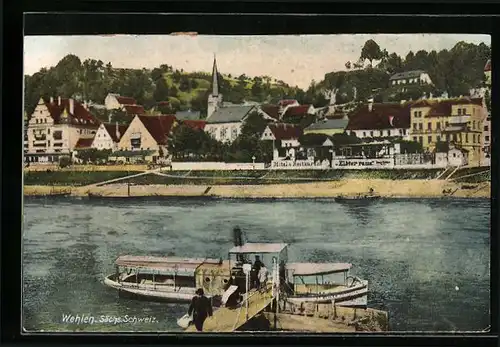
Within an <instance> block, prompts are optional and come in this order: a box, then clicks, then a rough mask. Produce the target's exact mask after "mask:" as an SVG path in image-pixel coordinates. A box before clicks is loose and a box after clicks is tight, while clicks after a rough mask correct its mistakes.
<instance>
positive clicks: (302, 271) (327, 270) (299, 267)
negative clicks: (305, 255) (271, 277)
mask: <svg viewBox="0 0 500 347" xmlns="http://www.w3.org/2000/svg"><path fill="white" fill-rule="evenodd" d="M351 268H352V265H351V264H348V263H288V264H286V269H287V270H288V271H291V272H292V275H293V276H315V275H326V274H331V273H337V272H346V271H349V269H351Z"/></svg>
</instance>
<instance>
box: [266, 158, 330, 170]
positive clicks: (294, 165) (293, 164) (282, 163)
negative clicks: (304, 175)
mask: <svg viewBox="0 0 500 347" xmlns="http://www.w3.org/2000/svg"><path fill="white" fill-rule="evenodd" d="M329 166H330V163H329V162H328V161H326V162H323V163H321V162H316V163H315V162H314V161H313V160H295V161H293V160H274V161H273V162H272V163H271V167H272V168H273V169H295V170H297V169H322V168H325V167H329Z"/></svg>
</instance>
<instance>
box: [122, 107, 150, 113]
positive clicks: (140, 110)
mask: <svg viewBox="0 0 500 347" xmlns="http://www.w3.org/2000/svg"><path fill="white" fill-rule="evenodd" d="M123 108H124V109H125V112H127V113H128V114H131V115H136V114H144V113H145V111H144V107H142V106H141V105H124V106H123Z"/></svg>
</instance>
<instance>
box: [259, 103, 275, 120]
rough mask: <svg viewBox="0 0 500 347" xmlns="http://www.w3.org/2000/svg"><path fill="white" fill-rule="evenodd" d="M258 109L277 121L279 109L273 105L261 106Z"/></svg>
mask: <svg viewBox="0 0 500 347" xmlns="http://www.w3.org/2000/svg"><path fill="white" fill-rule="evenodd" d="M260 109H261V110H262V111H263V112H265V113H267V114H268V115H269V116H270V117H272V118H274V119H279V114H278V112H279V107H278V106H275V105H262V106H261V107H260Z"/></svg>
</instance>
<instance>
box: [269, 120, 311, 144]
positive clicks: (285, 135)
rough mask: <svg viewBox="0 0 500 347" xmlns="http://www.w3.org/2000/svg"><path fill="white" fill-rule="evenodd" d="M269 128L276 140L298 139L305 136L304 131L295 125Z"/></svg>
mask: <svg viewBox="0 0 500 347" xmlns="http://www.w3.org/2000/svg"><path fill="white" fill-rule="evenodd" d="M268 127H269V129H270V130H271V131H272V133H273V134H274V137H275V138H276V140H291V139H298V138H299V137H300V136H301V135H302V134H303V131H302V129H301V128H300V127H298V126H296V125H294V124H286V123H278V124H269V125H268Z"/></svg>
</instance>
